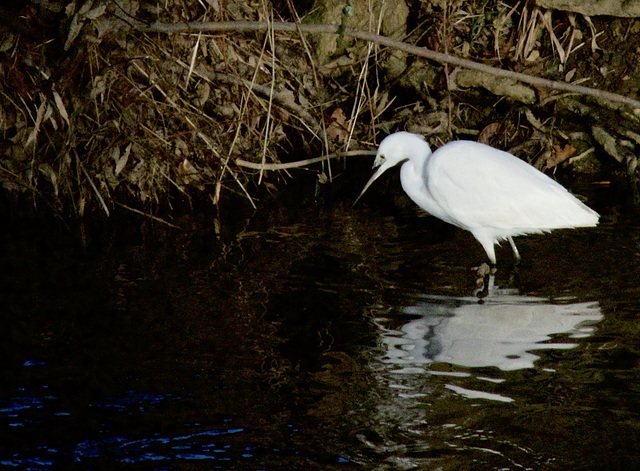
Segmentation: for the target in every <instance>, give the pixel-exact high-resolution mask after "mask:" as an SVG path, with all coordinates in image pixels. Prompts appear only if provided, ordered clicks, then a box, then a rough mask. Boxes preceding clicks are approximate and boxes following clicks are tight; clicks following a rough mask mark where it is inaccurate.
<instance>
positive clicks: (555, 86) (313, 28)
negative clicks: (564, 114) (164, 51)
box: [138, 21, 640, 110]
mask: <svg viewBox="0 0 640 471" xmlns="http://www.w3.org/2000/svg"><path fill="white" fill-rule="evenodd" d="M269 27H271V28H273V29H274V30H275V31H291V32H296V31H302V32H305V33H315V34H337V33H338V28H339V26H338V25H328V24H300V23H289V22H283V21H274V22H269V23H267V22H265V21H221V22H193V23H171V24H166V23H152V24H151V25H148V26H146V25H145V26H140V27H139V28H138V30H139V31H142V32H146V33H197V32H200V31H209V32H213V31H215V32H247V31H266V30H267V29H268V28H269ZM343 34H345V35H348V36H352V37H354V38H358V39H362V40H365V41H371V42H374V43H376V44H381V45H383V46H388V47H392V48H396V49H399V50H402V51H405V52H407V53H409V54H413V55H416V56H420V57H425V58H427V59H431V60H435V61H437V62H442V63H447V64H452V65H456V66H459V67H464V68H466V69H472V70H478V71H481V72H485V73H488V74H492V75H495V76H497V77H504V78H509V79H513V80H517V81H519V82H524V83H528V84H530V85H534V86H536V87H543V88H549V89H551V90H563V91H568V92H574V93H579V94H581V95H589V96H593V97H596V98H600V99H604V100H608V101H612V102H616V103H624V104H626V105H628V106H630V107H632V108H635V109H639V110H640V101H638V100H634V99H633V98H630V97H627V96H623V95H619V94H617V93H612V92H607V91H604V90H598V89H595V88H589V87H583V86H581V85H574V84H572V83H567V82H560V81H556V80H549V79H545V78H541V77H535V76H533V75H527V74H523V73H520V72H513V71H511V70H504V69H499V68H497V67H492V66H489V65H485V64H479V63H477V62H473V61H471V60H468V59H462V58H460V57H455V56H451V55H449V54H442V53H440V52H436V51H432V50H430V49H427V48H424V47H418V46H414V45H412V44H407V43H404V42H402V41H396V40H394V39H390V38H387V37H385V36H381V35H378V34H375V33H370V32H367V31H361V30H357V29H353V28H345V29H344V32H343Z"/></svg>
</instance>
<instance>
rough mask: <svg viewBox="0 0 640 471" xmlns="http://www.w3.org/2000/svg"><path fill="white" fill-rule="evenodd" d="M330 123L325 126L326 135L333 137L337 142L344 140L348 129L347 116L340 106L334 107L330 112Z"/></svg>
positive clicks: (347, 135)
mask: <svg viewBox="0 0 640 471" xmlns="http://www.w3.org/2000/svg"><path fill="white" fill-rule="evenodd" d="M331 120H332V121H331V123H330V124H329V126H327V135H328V136H329V137H330V138H331V139H335V140H337V141H338V142H344V141H346V140H347V137H349V131H348V129H347V117H346V115H345V114H344V111H342V109H341V108H336V109H335V111H334V112H333V113H332V114H331Z"/></svg>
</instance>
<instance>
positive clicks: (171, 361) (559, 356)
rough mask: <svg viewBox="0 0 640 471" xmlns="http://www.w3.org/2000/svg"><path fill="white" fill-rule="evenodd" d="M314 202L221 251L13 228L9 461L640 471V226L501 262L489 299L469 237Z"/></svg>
mask: <svg viewBox="0 0 640 471" xmlns="http://www.w3.org/2000/svg"><path fill="white" fill-rule="evenodd" d="M603 191H604V190H603ZM301 193H302V195H303V196H300V194H296V195H295V197H291V195H286V194H285V195H284V196H283V197H282V198H280V199H279V200H276V201H272V202H267V203H265V204H264V205H263V206H262V207H261V209H260V211H258V212H257V213H255V214H249V215H246V216H245V215H240V216H239V215H237V214H235V215H234V214H233V213H232V212H226V213H225V212H223V214H222V220H221V226H220V227H221V230H220V231H218V232H219V233H216V231H215V230H214V226H215V224H214V221H213V220H208V219H207V218H206V217H199V216H189V217H187V218H185V219H183V220H181V221H178V223H179V224H180V225H181V226H183V227H184V228H185V229H186V231H184V232H181V231H176V230H173V229H170V228H167V227H165V226H163V225H162V224H158V223H155V222H153V223H152V222H150V221H147V220H142V219H124V218H123V219H122V220H110V221H106V222H103V223H93V224H87V225H86V226H77V227H72V228H70V229H64V228H63V227H59V226H57V227H46V228H43V227H40V226H28V225H18V226H15V227H13V228H11V229H8V230H6V231H4V232H3V234H2V249H1V250H2V251H1V252H0V260H1V262H0V263H1V267H2V270H1V275H0V281H1V284H0V299H1V305H2V307H1V310H2V313H1V315H2V330H1V338H0V340H1V341H0V345H1V347H0V348H1V349H2V350H1V358H2V360H1V361H2V365H3V366H2V370H1V376H0V427H1V430H2V432H1V433H2V436H1V437H0V438H1V439H0V464H2V465H7V466H9V467H15V468H16V469H33V470H44V469H98V470H101V469H158V470H169V469H181V470H182V469H187V470H191V469H193V470H201V469H202V470H204V469H207V470H208V469H267V470H269V469H360V468H362V469H380V470H383V469H433V470H436V469H441V470H475V469H478V470H494V469H495V470H506V469H508V470H511V469H513V470H521V469H550V470H555V469H558V470H559V469H563V470H565V469H571V470H582V469H584V470H587V469H590V470H592V469H595V470H597V469H602V470H615V469H637V468H638V466H640V365H639V358H640V357H639V344H640V336H639V328H640V230H639V229H640V225H639V224H638V222H637V221H638V219H637V214H636V213H635V212H633V211H632V210H627V209H621V208H620V207H607V206H605V205H600V206H601V207H598V206H597V201H596V202H595V203H596V209H598V210H599V211H600V212H601V213H602V214H603V220H602V224H601V225H600V226H599V227H598V228H595V229H589V230H576V231H560V232H556V233H553V234H551V235H545V236H536V237H528V238H519V239H518V240H517V242H519V248H520V252H521V254H522V255H523V257H524V262H523V263H522V264H521V265H520V266H519V267H518V269H517V271H516V270H514V269H512V267H511V266H510V263H511V254H510V250H509V248H508V246H507V247H503V248H501V249H500V250H499V251H498V259H499V261H503V262H504V263H503V265H504V266H503V267H502V268H501V269H500V270H499V271H498V273H497V275H496V278H495V284H496V289H495V290H494V291H493V294H492V295H490V296H489V297H488V298H486V299H485V300H484V302H482V303H480V302H479V301H478V298H477V297H475V296H474V290H475V280H474V278H473V277H472V276H471V273H470V271H469V268H470V267H472V266H473V265H475V264H476V263H475V262H478V261H481V260H482V258H483V252H482V251H481V248H480V246H479V244H478V243H477V242H476V241H475V240H474V239H473V238H472V237H471V236H470V235H469V234H467V233H464V232H462V231H458V230H454V229H452V228H450V227H449V226H446V225H444V224H443V223H440V222H438V221H437V220H434V219H432V218H428V217H423V216H422V215H420V214H419V212H418V211H416V210H415V209H414V208H413V206H412V204H411V203H410V202H409V201H407V200H406V199H405V198H404V197H402V196H400V195H398V194H396V196H394V197H391V196H388V197H386V198H383V197H376V195H375V192H374V195H373V196H372V197H370V198H369V199H368V200H366V201H364V202H363V204H362V205H361V206H360V205H359V206H358V207H356V208H351V206H350V204H351V201H352V200H353V198H347V197H343V196H344V195H338V196H336V195H333V196H332V195H327V196H326V198H324V199H322V200H321V201H314V199H313V195H312V194H313V189H310V190H309V191H306V190H305V189H303V190H302V192H301ZM352 193H354V194H355V193H357V191H356V190H354V191H353V192H352ZM381 193H383V194H384V191H383V190H381ZM378 196H380V195H378ZM383 196H386V195H383ZM601 199H603V200H604V199H606V194H604V195H601ZM174 222H175V221H174Z"/></svg>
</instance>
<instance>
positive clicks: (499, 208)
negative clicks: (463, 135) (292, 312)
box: [356, 132, 599, 264]
mask: <svg viewBox="0 0 640 471" xmlns="http://www.w3.org/2000/svg"><path fill="white" fill-rule="evenodd" d="M403 161H405V163H404V164H403V165H402V168H401V170H400V181H401V182H402V188H403V189H404V191H405V192H406V193H407V195H409V197H410V198H411V199H412V200H413V201H414V202H415V203H416V204H417V205H418V206H420V207H421V208H422V209H424V210H425V211H427V212H428V213H429V214H431V215H432V216H435V217H437V218H439V219H442V220H443V221H446V222H448V223H450V224H453V225H455V226H458V227H460V228H462V229H466V230H468V231H470V232H471V233H472V234H473V235H474V237H475V238H476V239H478V241H479V242H480V243H481V244H482V247H483V248H484V250H485V251H486V252H487V256H488V257H489V260H491V262H492V263H494V264H495V263H496V255H495V249H494V245H495V244H496V243H499V242H500V241H501V240H508V241H509V242H510V243H511V247H512V248H513V251H514V255H515V257H516V259H519V258H520V255H519V254H518V251H517V249H516V246H515V244H514V243H513V239H512V237H513V236H517V235H524V234H532V233H539V232H545V231H550V230H552V229H569V228H575V227H590V226H595V225H596V224H597V223H598V218H599V216H598V213H596V212H595V211H593V210H592V209H591V208H589V207H587V206H586V205H584V204H583V203H582V202H580V201H579V200H578V199H577V198H576V197H574V196H573V195H571V193H569V192H568V191H567V190H566V189H565V188H564V187H563V186H562V185H560V184H559V183H557V182H556V181H555V180H552V179H551V178H549V177H548V176H547V175H545V174H544V173H542V172H540V171H539V170H537V169H536V168H534V167H532V166H531V165H529V164H528V163H526V162H524V161H522V160H520V159H518V158H517V157H515V156H513V155H511V154H509V153H508V152H504V151H501V150H498V149H494V148H493V147H490V146H488V145H485V144H480V143H479V142H472V141H453V142H450V143H448V144H445V145H444V146H442V147H440V148H439V149H437V150H436V151H435V152H433V153H432V152H431V149H430V147H429V144H427V142H426V141H425V139H424V138H423V137H422V136H420V135H417V134H411V133H408V132H397V133H395V134H391V135H390V136H387V137H386V138H385V139H384V140H383V141H382V142H381V143H380V147H379V148H378V153H377V155H376V160H375V162H374V168H376V167H378V170H377V171H376V172H375V173H374V174H373V176H372V177H371V179H370V180H369V181H368V182H367V184H366V185H365V187H364V189H363V190H362V193H360V196H362V195H363V194H364V192H365V191H366V190H367V188H369V186H370V185H371V184H372V183H373V182H374V181H375V180H376V179H377V178H378V177H379V176H380V175H382V174H383V173H384V172H385V171H386V170H388V169H389V168H391V167H393V166H395V165H396V164H398V163H400V162H403ZM360 196H359V197H358V199H359V198H360ZM356 201H357V200H356Z"/></svg>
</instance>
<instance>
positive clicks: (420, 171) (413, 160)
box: [403, 141, 431, 175]
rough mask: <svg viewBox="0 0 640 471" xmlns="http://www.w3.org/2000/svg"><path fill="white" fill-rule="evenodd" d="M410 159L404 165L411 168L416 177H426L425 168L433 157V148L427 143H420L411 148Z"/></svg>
mask: <svg viewBox="0 0 640 471" xmlns="http://www.w3.org/2000/svg"><path fill="white" fill-rule="evenodd" d="M408 157H409V160H408V161H407V162H406V163H405V164H404V165H408V166H410V167H411V169H412V171H413V172H414V173H415V175H424V167H425V165H426V163H427V160H429V157H431V148H430V147H429V144H427V143H426V142H424V141H419V142H417V143H416V145H415V146H413V147H411V149H410V151H409V155H408ZM404 165H403V166H404Z"/></svg>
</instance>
